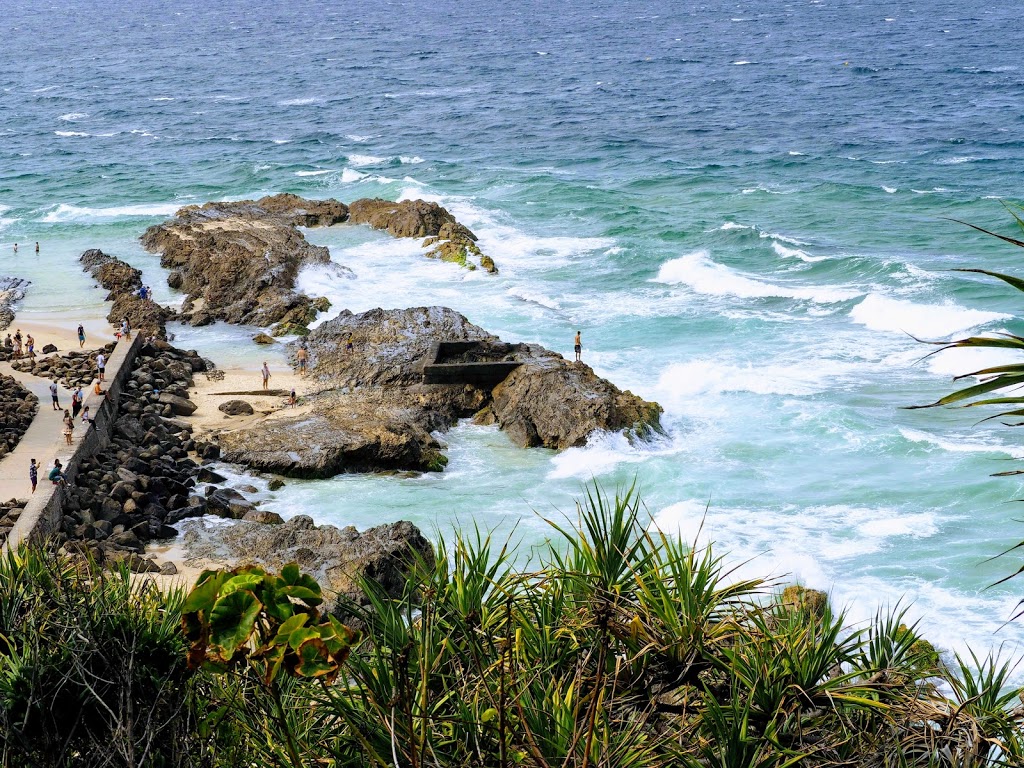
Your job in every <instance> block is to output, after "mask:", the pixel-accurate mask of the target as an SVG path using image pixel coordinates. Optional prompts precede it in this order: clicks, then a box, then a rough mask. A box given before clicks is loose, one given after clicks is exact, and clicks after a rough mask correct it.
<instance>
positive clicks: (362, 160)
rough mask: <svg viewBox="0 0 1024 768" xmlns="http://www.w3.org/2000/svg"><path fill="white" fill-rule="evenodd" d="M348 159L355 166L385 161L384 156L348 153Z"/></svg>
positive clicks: (359, 166)
mask: <svg viewBox="0 0 1024 768" xmlns="http://www.w3.org/2000/svg"><path fill="white" fill-rule="evenodd" d="M348 161H349V162H350V163H352V165H354V166H356V167H357V168H361V167H362V166H365V165H379V164H380V163H385V162H387V158H386V157H374V156H373V155H349V156H348Z"/></svg>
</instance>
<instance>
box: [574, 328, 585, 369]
mask: <svg viewBox="0 0 1024 768" xmlns="http://www.w3.org/2000/svg"><path fill="white" fill-rule="evenodd" d="M573 348H574V349H575V350H576V362H577V363H578V362H580V353H581V352H583V341H582V340H581V339H580V331H576V341H575V342H573Z"/></svg>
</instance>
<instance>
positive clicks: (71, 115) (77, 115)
mask: <svg viewBox="0 0 1024 768" xmlns="http://www.w3.org/2000/svg"><path fill="white" fill-rule="evenodd" d="M88 116H89V114H88V113H87V112H68V113H67V114H66V115H61V116H60V117H58V118H57V119H58V120H64V121H65V122H69V123H73V122H74V121H75V120H81V119H82V118H85V117H88Z"/></svg>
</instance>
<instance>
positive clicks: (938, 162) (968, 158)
mask: <svg viewBox="0 0 1024 768" xmlns="http://www.w3.org/2000/svg"><path fill="white" fill-rule="evenodd" d="M980 159H981V158H978V157H971V156H966V157H949V158H945V159H943V160H936V161H935V164H936V165H960V164H961V163H973V162H975V161H976V160H980Z"/></svg>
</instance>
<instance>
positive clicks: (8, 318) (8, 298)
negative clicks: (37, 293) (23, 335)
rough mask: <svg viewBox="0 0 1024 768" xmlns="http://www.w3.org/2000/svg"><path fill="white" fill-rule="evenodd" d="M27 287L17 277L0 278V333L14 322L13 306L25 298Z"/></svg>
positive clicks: (24, 282) (25, 281)
mask: <svg viewBox="0 0 1024 768" xmlns="http://www.w3.org/2000/svg"><path fill="white" fill-rule="evenodd" d="M29 285H30V283H29V281H28V280H22V279H21V278H19V277H3V276H0V331H2V330H4V329H6V328H7V327H8V326H9V325H10V324H11V323H13V322H14V304H15V303H16V302H19V301H21V300H22V299H23V298H25V291H26V290H28V286H29Z"/></svg>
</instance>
